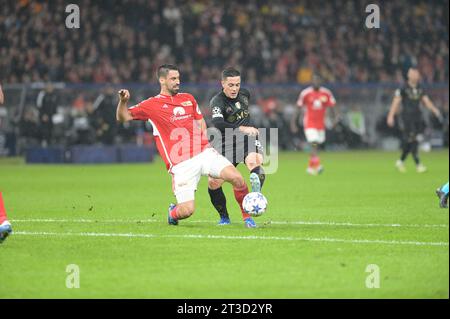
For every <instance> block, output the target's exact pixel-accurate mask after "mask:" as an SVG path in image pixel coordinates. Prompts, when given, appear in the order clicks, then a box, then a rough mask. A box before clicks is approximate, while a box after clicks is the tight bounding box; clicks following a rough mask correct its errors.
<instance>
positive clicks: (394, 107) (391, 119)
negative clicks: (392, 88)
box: [387, 90, 402, 127]
mask: <svg viewBox="0 0 450 319" xmlns="http://www.w3.org/2000/svg"><path fill="white" fill-rule="evenodd" d="M401 102H402V96H401V94H400V90H397V91H396V92H395V96H394V99H393V100H392V104H391V109H390V110H389V114H388V117H387V124H388V126H389V127H394V125H395V115H396V114H397V113H398V111H399V110H400V103H401Z"/></svg>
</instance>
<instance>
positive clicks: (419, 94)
mask: <svg viewBox="0 0 450 319" xmlns="http://www.w3.org/2000/svg"><path fill="white" fill-rule="evenodd" d="M425 95H426V94H425V91H424V90H423V88H422V87H421V86H417V87H415V88H414V87H412V86H410V85H409V84H406V85H405V86H403V87H402V88H400V89H397V91H395V96H399V97H401V98H402V111H401V115H400V116H401V118H402V119H403V120H405V121H414V120H417V119H420V118H422V112H421V110H420V103H421V101H422V98H423V97H424V96H425Z"/></svg>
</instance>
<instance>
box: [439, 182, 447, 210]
mask: <svg viewBox="0 0 450 319" xmlns="http://www.w3.org/2000/svg"><path fill="white" fill-rule="evenodd" d="M448 187H449V186H448V183H447V184H445V185H444V186H442V187H441V188H438V189H437V190H436V194H437V196H438V197H439V206H440V207H441V208H448Z"/></svg>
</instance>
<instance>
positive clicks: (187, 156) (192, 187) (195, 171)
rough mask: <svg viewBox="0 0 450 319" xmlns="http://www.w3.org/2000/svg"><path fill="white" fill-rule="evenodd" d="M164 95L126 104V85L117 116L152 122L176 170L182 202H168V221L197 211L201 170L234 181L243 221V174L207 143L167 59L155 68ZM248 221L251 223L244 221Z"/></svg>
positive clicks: (175, 186)
mask: <svg viewBox="0 0 450 319" xmlns="http://www.w3.org/2000/svg"><path fill="white" fill-rule="evenodd" d="M157 77H158V81H159V84H160V85H161V92H160V94H158V95H156V96H154V97H151V98H149V99H147V100H145V101H142V102H140V103H139V104H137V105H135V106H133V107H131V108H128V106H127V104H128V101H129V99H130V93H129V92H128V90H120V91H119V98H120V101H119V104H118V106H117V120H118V121H120V122H127V121H132V120H140V121H149V122H150V123H151V124H152V126H153V135H154V136H155V140H156V145H157V148H158V151H159V153H160V155H161V157H162V159H163V160H164V162H165V163H166V166H167V169H168V171H169V173H170V174H171V175H172V184H173V191H174V194H175V197H176V199H177V202H178V205H173V204H171V205H170V207H169V214H168V222H169V224H170V225H177V224H178V220H180V219H184V218H188V217H190V216H191V215H192V214H193V213H194V210H195V205H194V204H195V202H194V200H195V192H196V191H197V185H198V183H199V181H200V177H201V176H202V175H205V176H210V177H213V178H220V179H223V180H225V181H226V182H229V183H231V184H232V185H233V189H234V194H235V198H236V201H237V202H238V204H239V205H240V207H241V211H242V215H243V218H244V220H245V219H248V218H250V219H251V217H250V215H248V214H246V213H245V212H244V210H243V209H242V201H243V199H244V197H245V195H247V194H248V192H249V191H248V187H247V184H246V183H245V181H244V179H243V177H242V175H241V174H240V173H239V172H238V170H237V169H236V168H235V167H234V166H233V164H231V163H230V162H229V161H228V160H227V159H226V158H225V157H223V156H222V155H220V154H219V153H218V152H217V151H216V150H215V149H213V148H212V147H211V146H210V145H209V142H208V137H207V134H206V123H205V121H204V119H203V116H202V114H201V112H200V108H199V106H198V105H197V102H196V101H195V98H194V97H193V96H192V95H191V94H188V93H178V91H179V87H180V73H179V70H178V68H177V67H176V66H174V65H170V64H165V65H162V66H160V67H159V68H158V73H157ZM245 224H246V226H247V225H248V223H245Z"/></svg>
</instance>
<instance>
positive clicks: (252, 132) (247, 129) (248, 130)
mask: <svg viewBox="0 0 450 319" xmlns="http://www.w3.org/2000/svg"><path fill="white" fill-rule="evenodd" d="M239 131H241V132H242V133H244V134H246V135H249V136H258V135H259V131H258V129H257V128H255V127H251V126H239Z"/></svg>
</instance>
